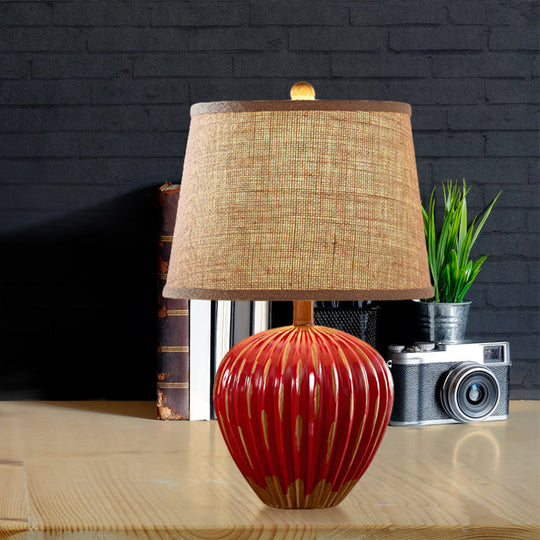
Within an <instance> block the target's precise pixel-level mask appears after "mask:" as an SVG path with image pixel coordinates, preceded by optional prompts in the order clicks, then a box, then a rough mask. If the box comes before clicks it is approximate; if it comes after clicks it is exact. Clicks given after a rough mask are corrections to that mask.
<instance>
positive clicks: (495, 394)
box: [440, 362, 500, 422]
mask: <svg viewBox="0 0 540 540" xmlns="http://www.w3.org/2000/svg"><path fill="white" fill-rule="evenodd" d="M440 397H441V402H442V405H443V408H444V409H445V411H446V412H447V414H448V415H449V416H451V417H452V418H453V419H454V420H457V421H458V422H478V421H480V420H485V419H486V418H487V417H489V416H490V415H491V413H492V412H493V411H494V410H495V409H496V407H497V405H498V404H499V399H500V386H499V381H497V378H496V377H495V375H494V374H493V372H492V371H491V370H490V369H489V368H487V367H485V366H483V365H482V364H477V363H476V362H464V363H462V364H458V365H457V366H455V367H453V368H452V369H450V370H449V371H448V372H447V374H446V377H445V379H444V382H443V384H442V386H441V396H440Z"/></svg>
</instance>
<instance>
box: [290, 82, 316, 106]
mask: <svg viewBox="0 0 540 540" xmlns="http://www.w3.org/2000/svg"><path fill="white" fill-rule="evenodd" d="M291 99H293V100H295V101H296V100H306V99H315V88H313V86H311V84H309V83H308V82H305V81H300V82H297V83H296V84H295V85H294V86H293V87H292V88H291Z"/></svg>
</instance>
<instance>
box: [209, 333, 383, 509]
mask: <svg viewBox="0 0 540 540" xmlns="http://www.w3.org/2000/svg"><path fill="white" fill-rule="evenodd" d="M392 403H393V383H392V379H391V375H390V372H389V370H388V368H387V366H386V363H385V361H384V360H383V358H382V357H381V356H380V355H379V353H378V352H377V351H376V350H375V349H373V348H372V347H371V346H370V345H368V344H367V343H364V342H363V341H361V340H359V339H357V338H356V337H354V336H351V335H350V334H346V333H344V332H341V331H339V330H334V329H331V328H325V327H321V326H311V325H310V324H305V325H303V324H302V325H298V326H297V325H293V326H287V327H283V328H277V329H273V330H268V331H266V332H261V333H259V334H256V335H254V336H251V337H249V338H247V339H245V340H243V341H242V342H240V343H238V344H237V345H235V346H234V347H233V348H232V349H231V350H230V351H229V352H228V353H227V355H226V356H225V358H224V359H223V361H222V363H221V365H220V367H219V370H218V373H217V377H216V383H215V386H214V406H215V410H216V416H217V420H218V423H219V426H220V429H221V432H222V434H223V437H224V439H225V442H226V444H227V447H228V449H229V451H230V453H231V455H232V457H233V459H234V461H235V463H236V464H237V466H238V468H239V469H240V471H241V472H242V474H243V475H244V477H245V478H246V479H247V481H248V482H249V484H250V485H251V487H252V488H253V490H254V491H255V492H256V494H257V495H258V496H259V497H260V499H261V500H262V501H263V502H264V503H266V504H268V505H270V506H276V507H279V508H324V507H329V506H335V505H336V504H338V503H339V502H341V501H342V500H343V499H344V498H345V496H346V495H347V494H348V493H349V491H350V490H351V489H352V488H353V487H354V485H355V484H356V482H357V481H358V480H359V479H360V477H361V476H362V474H363V473H364V472H365V470H366V469H367V467H368V466H369V464H370V463H371V461H372V459H373V457H374V455H375V452H376V450H377V448H378V446H379V444H380V442H381V439H382V436H383V434H384V431H385V429H386V426H387V424H388V420H389V417H390V412H391V409H392Z"/></svg>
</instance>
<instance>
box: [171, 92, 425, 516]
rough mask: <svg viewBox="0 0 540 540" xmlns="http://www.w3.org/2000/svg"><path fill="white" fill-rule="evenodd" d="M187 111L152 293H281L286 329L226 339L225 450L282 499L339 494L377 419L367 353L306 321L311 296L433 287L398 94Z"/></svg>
mask: <svg viewBox="0 0 540 540" xmlns="http://www.w3.org/2000/svg"><path fill="white" fill-rule="evenodd" d="M291 96H292V98H293V99H292V100H290V101H289V100H286V101H285V100H284V101H249V102H216V103H199V104H196V105H193V107H192V109H191V126H190V132H189V137H188V143H187V151H186V157H185V162H184V173H183V177H182V188H181V193H180V200H179V205H178V215H177V219H176V229H175V233H174V240H173V247H172V254H171V260H170V266H169V271H168V278H167V283H166V286H165V289H164V295H165V296H170V297H181V298H200V299H213V300H220V299H230V300H292V301H294V321H293V324H292V326H289V327H283V328H277V329H271V330H268V331H266V332H261V333H259V334H256V335H254V336H252V337H250V338H248V339H246V340H244V341H242V342H240V343H238V344H237V345H235V346H234V347H233V348H232V349H231V350H230V351H229V353H228V354H227V355H226V356H225V358H224V359H223V361H222V363H221V364H220V367H219V370H218V373H217V376H216V382H215V386H214V405H215V409H216V415H217V420H218V423H219V426H220V428H221V431H222V434H223V437H224V439H225V443H226V444H227V447H228V449H229V451H230V453H231V455H232V457H233V459H234V461H235V462H236V464H237V465H238V467H239V469H240V471H241V472H242V474H243V475H244V476H245V478H246V479H247V481H248V482H249V484H250V485H251V487H252V488H253V490H254V491H255V493H256V494H257V495H258V496H259V497H260V498H261V499H262V500H263V501H264V502H265V503H267V504H269V505H271V506H278V507H282V508H317V507H326V506H333V505H335V504H337V503H339V502H340V501H341V500H342V499H343V498H344V497H345V496H346V495H347V493H348V492H349V491H350V490H351V489H352V488H353V486H354V485H355V483H356V482H357V481H358V480H359V478H360V477H361V476H362V474H363V473H364V471H365V470H366V468H367V467H368V465H369V464H370V462H371V460H372V459H373V457H374V454H375V451H376V449H377V448H378V446H379V444H380V442H381V438H382V435H383V433H384V431H385V428H386V425H387V423H388V418H389V416H390V412H391V407H392V401H393V384H392V380H391V376H390V373H389V371H388V368H387V366H386V364H385V362H384V360H383V359H382V357H381V356H380V355H379V353H378V352H377V351H375V349H373V348H372V347H371V346H369V345H368V344H366V343H364V342H363V341H360V340H358V339H357V338H355V337H353V336H351V335H349V334H346V333H344V332H340V331H338V330H333V329H330V328H325V327H320V326H314V324H313V301H314V300H390V299H407V298H423V297H429V296H432V294H433V289H432V287H431V283H430V277H429V271H428V264H427V257H426V251H425V240H424V232H423V225H422V215H421V206H420V196H419V190H418V179H417V174H416V163H415V157H414V146H413V139H412V132H411V123H410V115H411V110H410V107H409V105H407V104H404V103H396V102H380V101H326V100H316V99H314V91H313V88H312V87H311V86H310V85H308V84H307V83H298V84H297V85H295V86H294V87H293V88H292V90H291Z"/></svg>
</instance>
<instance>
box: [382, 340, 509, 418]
mask: <svg viewBox="0 0 540 540" xmlns="http://www.w3.org/2000/svg"><path fill="white" fill-rule="evenodd" d="M388 365H389V367H390V370H391V372H392V376H393V378H394V387H395V398H394V408H393V410H392V415H391V417H390V425H394V426H406V425H426V424H447V423H454V422H479V421H486V420H504V419H505V418H508V385H509V380H510V347H509V345H508V343H507V342H503V341H500V342H493V343H416V344H415V345H413V346H412V347H409V348H405V347H403V346H401V345H391V346H390V347H389V356H388Z"/></svg>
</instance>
